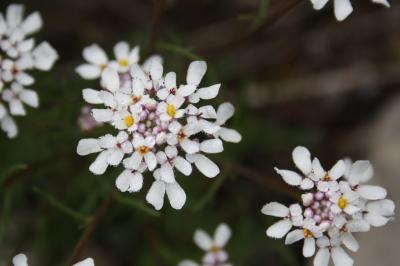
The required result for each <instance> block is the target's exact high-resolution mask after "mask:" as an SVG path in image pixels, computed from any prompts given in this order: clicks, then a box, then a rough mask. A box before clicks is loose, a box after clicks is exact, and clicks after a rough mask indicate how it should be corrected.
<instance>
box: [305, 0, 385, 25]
mask: <svg viewBox="0 0 400 266" xmlns="http://www.w3.org/2000/svg"><path fill="white" fill-rule="evenodd" d="M310 1H311V3H312V5H313V7H314V9H315V10H320V9H322V8H323V7H324V6H325V5H326V4H327V3H328V2H329V0H310ZM371 1H372V2H373V3H377V4H381V5H384V6H386V7H390V4H389V2H388V1H387V0H371ZM333 5H334V11H335V17H336V19H337V20H338V21H343V20H345V19H346V18H347V17H348V16H349V15H350V14H351V13H352V12H353V6H352V5H351V1H350V0H333Z"/></svg>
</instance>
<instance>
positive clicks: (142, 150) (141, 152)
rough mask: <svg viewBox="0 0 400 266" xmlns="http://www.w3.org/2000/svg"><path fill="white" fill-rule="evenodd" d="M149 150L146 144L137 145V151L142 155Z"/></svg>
mask: <svg viewBox="0 0 400 266" xmlns="http://www.w3.org/2000/svg"><path fill="white" fill-rule="evenodd" d="M149 151H150V149H149V147H146V146H140V147H139V153H140V154H142V155H143V154H146V153H148V152H149Z"/></svg>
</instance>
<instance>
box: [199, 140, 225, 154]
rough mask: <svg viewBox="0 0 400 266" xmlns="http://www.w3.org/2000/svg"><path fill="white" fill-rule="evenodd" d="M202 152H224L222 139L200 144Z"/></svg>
mask: <svg viewBox="0 0 400 266" xmlns="http://www.w3.org/2000/svg"><path fill="white" fill-rule="evenodd" d="M200 150H201V151H202V152H205V153H219V152H222V151H223V150H224V147H223V145H222V141H221V140H220V139H209V140H205V141H203V142H202V143H201V144H200Z"/></svg>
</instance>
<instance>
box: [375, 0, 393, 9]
mask: <svg viewBox="0 0 400 266" xmlns="http://www.w3.org/2000/svg"><path fill="white" fill-rule="evenodd" d="M372 2H373V3H376V4H381V5H384V6H386V7H390V3H389V2H388V1H387V0H372Z"/></svg>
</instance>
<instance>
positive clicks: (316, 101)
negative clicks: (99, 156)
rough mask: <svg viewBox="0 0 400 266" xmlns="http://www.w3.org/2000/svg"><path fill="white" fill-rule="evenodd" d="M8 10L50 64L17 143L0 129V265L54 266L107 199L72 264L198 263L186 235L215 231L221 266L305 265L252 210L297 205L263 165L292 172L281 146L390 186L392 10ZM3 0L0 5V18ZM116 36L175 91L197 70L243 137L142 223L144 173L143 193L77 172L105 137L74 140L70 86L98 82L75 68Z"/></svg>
mask: <svg viewBox="0 0 400 266" xmlns="http://www.w3.org/2000/svg"><path fill="white" fill-rule="evenodd" d="M17 2H21V3H24V4H25V5H26V13H30V12H33V11H36V10H37V11H40V13H41V14H42V16H43V20H44V27H43V29H42V31H41V32H40V33H39V34H37V35H36V40H37V41H38V42H39V41H41V40H47V41H49V42H50V43H51V44H52V45H53V46H54V47H55V48H56V50H57V51H58V52H59V55H60V60H59V61H58V62H57V63H56V66H55V68H54V69H53V70H52V71H50V72H48V73H34V76H35V78H36V83H35V85H34V86H33V87H32V88H34V89H35V90H37V92H38V93H39V95H40V103H41V104H40V108H39V109H29V110H28V115H27V116H26V117H20V118H17V119H16V121H17V124H18V126H19V130H20V133H19V135H18V137H17V138H15V139H12V140H10V139H7V138H6V136H5V134H3V133H2V134H0V152H1V155H0V158H1V159H0V208H1V210H0V265H10V262H11V258H12V257H13V256H14V255H16V254H18V253H19V252H25V253H26V254H27V255H28V256H29V258H30V259H29V261H30V265H51V266H55V265H67V263H68V261H69V259H70V257H71V255H72V253H73V251H74V248H75V247H76V245H77V243H78V241H79V239H80V238H81V236H82V233H83V232H84V230H85V228H86V227H87V225H88V223H90V221H91V219H92V218H93V216H94V215H95V213H96V212H98V210H99V208H101V206H102V205H103V203H104V200H105V199H106V198H107V197H108V196H109V195H110V193H112V194H111V195H112V196H111V197H112V198H111V200H110V202H109V203H110V205H109V207H108V208H107V209H106V211H105V212H104V216H103V217H102V219H101V221H100V222H99V224H98V226H97V227H96V228H95V231H94V232H93V234H92V235H91V237H90V239H89V240H88V242H87V245H86V246H85V248H84V251H83V254H82V258H86V257H88V256H91V257H93V258H94V259H95V261H96V265H99V266H103V265H104V266H105V265H146V266H147V265H149V266H152V265H157V266H160V265H176V264H177V263H178V262H179V261H181V260H183V259H185V258H192V259H195V260H197V261H200V258H201V255H202V252H201V251H200V249H198V248H197V247H196V246H195V244H194V243H193V241H192V238H193V233H194V231H195V229H196V228H204V229H206V230H207V231H209V232H210V233H212V232H213V230H214V229H215V227H216V226H217V225H218V224H219V223H220V222H226V223H227V224H229V225H230V227H231V228H232V230H233V237H232V239H231V241H230V242H229V243H228V245H227V247H226V249H227V251H228V252H229V254H230V257H231V262H232V263H233V264H234V265H246V266H253V265H254V266H261V265H269V266H274V265H288V266H296V265H307V263H308V262H307V260H305V259H303V258H302V256H301V252H300V251H301V245H300V244H295V245H292V246H285V245H284V243H283V241H280V240H272V239H268V238H267V237H266V235H265V230H266V228H267V227H268V226H269V225H271V224H272V223H273V222H274V219H272V218H270V217H266V216H263V215H262V214H261V212H260V210H261V207H262V206H263V204H265V203H266V202H269V201H280V202H283V203H291V202H293V201H294V200H295V195H296V193H295V192H294V191H292V190H291V189H289V188H288V187H287V186H286V185H285V184H284V183H283V182H282V181H281V180H280V178H279V177H278V176H277V175H276V174H275V173H274V172H273V166H280V167H283V168H291V167H293V166H292V163H291V156H290V155H291V151H292V149H293V148H294V147H295V146H296V145H305V146H307V147H308V148H310V149H311V150H312V151H313V154H315V155H316V156H318V157H319V158H320V159H321V161H322V162H323V164H324V165H325V166H326V168H328V167H330V166H331V165H332V163H334V162H335V161H336V160H337V159H340V158H342V157H344V156H349V155H351V156H354V158H355V159H362V158H364V159H371V160H373V163H375V162H374V159H376V160H375V161H376V164H377V169H378V171H380V172H379V173H380V176H381V177H382V176H383V177H384V178H383V179H381V180H383V181H379V182H391V179H390V178H394V177H396V176H395V174H396V172H393V171H389V170H388V169H389V168H388V167H389V166H388V165H387V164H388V161H390V162H391V163H392V164H391V166H393V167H395V166H398V163H400V158H399V155H398V152H397V151H398V149H397V148H400V143H399V138H398V129H400V125H399V121H400V115H397V116H396V115H394V114H398V113H399V112H397V110H398V109H399V108H400V93H399V90H398V88H399V85H400V33H399V26H400V19H399V18H400V4H398V3H393V7H392V8H391V9H385V8H382V7H381V6H377V5H373V4H371V3H369V1H357V2H356V3H354V5H355V12H354V13H353V14H352V15H351V16H350V17H349V18H348V19H347V20H346V21H345V22H342V23H339V22H337V21H336V20H335V19H334V16H333V10H332V7H331V6H329V7H326V8H325V9H324V10H322V11H321V12H315V11H314V10H312V7H311V4H310V3H309V1H306V0H304V1H296V0H288V1H279V0H276V1H265V0H218V1H217V0H202V1H198V0H180V1H179V0H166V1H162V0H158V1H157V0H155V1H145V0H112V1H111V0H85V1H79V0H69V1H62V0H53V1H45V0H29V1H17ZM8 3H10V1H8V0H6V1H4V0H3V1H1V3H0V7H1V10H2V11H4V10H5V8H6V6H7V5H8ZM274 16H275V17H274ZM275 18H279V19H275ZM275 20H276V21H275ZM120 40H126V41H128V42H130V43H131V45H140V46H141V48H142V49H141V55H142V59H144V58H145V57H146V55H149V54H151V53H158V54H160V55H162V56H163V57H164V62H165V64H164V69H165V70H168V71H175V72H177V75H178V79H179V80H181V81H182V80H184V79H185V77H186V68H187V66H188V65H189V63H190V62H191V61H192V60H195V59H199V58H202V59H204V60H206V61H207V63H208V72H207V74H206V77H205V79H204V80H203V83H202V84H203V85H211V84H214V83H222V87H221V91H220V95H219V96H218V98H217V99H216V100H215V102H214V105H215V106H216V105H217V103H222V102H225V101H231V102H232V103H233V104H234V105H235V107H236V114H235V116H234V117H233V119H232V121H231V122H230V124H229V126H231V127H232V128H235V129H237V130H238V131H239V132H241V134H242V136H243V140H242V142H241V143H239V144H231V143H226V144H225V145H224V147H225V151H224V152H223V153H221V154H217V155H212V156H210V158H211V159H213V160H214V161H216V162H218V164H219V166H220V168H221V174H220V175H219V176H217V177H216V178H215V179H214V180H210V179H207V178H206V177H204V176H202V175H201V174H199V173H198V172H197V171H195V172H194V174H193V175H191V176H190V177H184V176H179V177H178V181H179V183H180V184H181V185H182V187H183V188H184V190H185V191H186V194H187V196H188V200H187V203H186V205H185V206H184V208H183V210H181V211H176V210H173V209H172V208H170V206H169V204H168V203H166V204H165V206H164V208H163V210H162V211H160V212H155V211H153V210H152V208H151V206H150V205H148V204H147V203H146V202H145V194H146V192H147V190H148V188H149V186H150V184H151V181H152V177H151V176H150V175H148V176H147V177H146V178H145V186H144V188H143V189H142V191H141V192H140V193H136V194H128V193H126V194H122V193H119V192H118V191H117V190H116V188H115V186H114V182H115V178H116V176H117V175H118V174H119V173H120V172H121V168H116V169H109V170H108V171H107V172H106V174H105V175H102V176H94V175H93V174H91V173H90V172H89V170H88V167H89V165H90V163H91V162H92V161H93V160H94V158H95V156H87V157H79V156H78V155H77V154H76V152H75V149H76V145H77V143H78V141H79V140H80V139H81V138H86V137H97V136H100V135H101V134H103V133H104V132H109V130H111V128H109V127H102V128H100V129H96V130H94V131H91V132H82V131H81V130H80V128H79V126H78V123H77V120H78V117H79V114H80V108H81V107H82V106H83V105H84V101H83V99H82V97H81V91H82V89H83V88H86V87H93V88H96V86H97V83H96V82H95V81H93V82H92V81H85V80H82V79H81V78H80V77H79V76H78V75H77V74H76V73H75V72H74V68H75V67H76V66H77V65H79V64H80V63H82V62H83V59H82V56H81V51H82V49H83V48H84V47H85V46H88V45H90V44H92V43H98V44H99V45H100V46H101V47H103V48H104V49H105V50H106V51H108V52H109V54H110V56H112V48H113V45H114V44H115V43H116V42H118V41H120ZM396 133H397V134H396ZM383 147H385V148H383ZM396 147H397V148H396ZM385 152H386V153H385ZM393 167H392V168H391V169H393ZM385 178H386V179H385ZM393 182H394V183H391V184H393V186H391V187H390V189H389V191H396V189H397V188H398V185H399V183H398V179H396V180H394V181H393ZM389 184H390V183H389ZM389 228H390V227H389ZM391 228H392V229H393V228H395V227H393V226H392V227H391ZM397 228H398V227H397V225H396V229H397ZM379 230H381V229H379ZM381 232H383V231H381ZM382 234H383V233H382ZM364 242H368V240H366V241H364ZM363 244H364V243H361V246H363ZM366 250H368V249H366ZM356 264H357V262H356ZM357 265H367V264H357ZM371 265H373V264H371ZM375 265H376V264H375ZM381 265H394V264H390V263H389V264H381Z"/></svg>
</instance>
